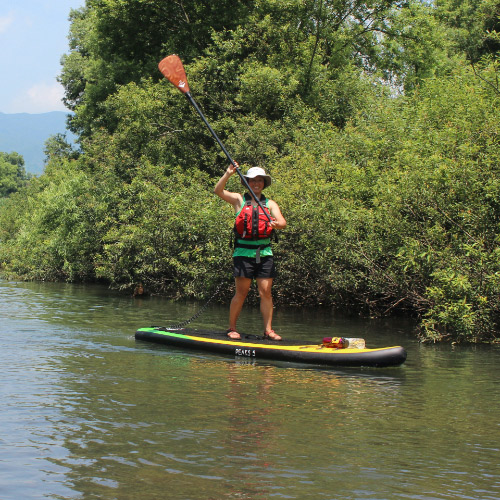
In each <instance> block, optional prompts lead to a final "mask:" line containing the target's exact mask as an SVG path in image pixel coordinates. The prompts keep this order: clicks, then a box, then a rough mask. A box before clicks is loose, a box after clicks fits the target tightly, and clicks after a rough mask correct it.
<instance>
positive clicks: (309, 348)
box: [155, 331, 399, 354]
mask: <svg viewBox="0 0 500 500" xmlns="http://www.w3.org/2000/svg"><path fill="white" fill-rule="evenodd" d="M155 333H159V334H160V335H167V336H172V335H173V336H176V337H182V338H185V339H190V340H196V341H197V342H204V343H206V344H225V345H232V346H237V347H245V348H246V349H252V348H254V349H255V348H257V349H262V348H265V349H275V350H280V351H300V352H316V353H317V352H325V353H327V352H328V353H332V354H334V353H344V354H347V353H356V354H359V353H362V352H375V351H384V350H386V349H393V347H399V346H393V347H379V348H377V349H357V348H356V349H352V348H351V349H349V348H346V349H332V348H331V347H323V346H322V345H293V346H287V345H268V344H252V343H250V342H238V341H237V340H217V339H206V338H203V337H194V336H193V335H186V334H184V333H183V334H176V333H175V332H158V331H156V332H155Z"/></svg>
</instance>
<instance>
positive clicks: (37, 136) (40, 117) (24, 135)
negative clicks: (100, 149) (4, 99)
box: [0, 111, 74, 175]
mask: <svg viewBox="0 0 500 500" xmlns="http://www.w3.org/2000/svg"><path fill="white" fill-rule="evenodd" d="M68 115H69V113H67V112H65V111H51V112H49V113H39V114H30V113H12V114H7V113H1V112H0V151H2V152H5V153H12V152H13V151H15V152H16V153H19V154H20V155H22V156H23V158H24V161H25V168H26V171H27V172H30V173H32V174H35V175H40V174H41V173H42V172H43V167H44V163H43V160H44V158H45V155H44V153H43V150H44V148H45V141H46V140H47V139H48V138H49V137H50V136H52V135H55V134H66V138H67V140H68V141H69V142H72V141H73V140H74V136H73V134H71V133H70V132H69V131H68V130H67V129H66V120H67V118H68Z"/></svg>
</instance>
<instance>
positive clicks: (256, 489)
mask: <svg viewBox="0 0 500 500" xmlns="http://www.w3.org/2000/svg"><path fill="white" fill-rule="evenodd" d="M0 294H1V295H0V297H1V298H0V311H1V316H0V317H1V320H2V321H1V323H0V380H1V382H0V397H1V402H2V407H1V410H0V429H1V432H0V499H1V500H20V499H23V500H28V499H85V500H87V499H100V500H111V499H117V500H128V499H130V500H131V499H134V500H137V499H140V500H153V499H154V500H158V499H175V500H187V499H203V500H220V499H227V500H236V499H238V500H241V499H251V500H254V499H300V500H303V499H320V500H321V499H359V500H364V499H370V500H375V499H376V500H392V499H405V500H406V499H415V500H423V499H425V500H430V499H450V500H451V499H484V500H490V499H499V498H500V471H499V466H498V464H499V462H500V451H499V450H500V439H499V438H500V424H499V420H498V416H499V415H500V398H499V387H500V384H499V382H500V380H499V379H500V377H499V368H498V366H499V361H500V349H499V348H497V347H489V346H487V347H451V346H422V345H420V344H418V342H416V340H415V338H414V335H413V332H412V325H411V323H409V322H407V321H405V320H402V319H395V320H390V321H388V320H383V321H364V320H353V319H342V318H335V317H333V316H332V314H331V313H330V312H328V311H311V310H300V309H293V310H278V311H277V312H276V316H275V317H276V321H275V324H274V326H275V327H276V330H277V331H279V332H280V333H284V334H286V336H287V337H288V338H304V339H307V340H311V339H316V340H319V339H321V338H322V337H323V336H332V335H333V336H354V337H364V338H365V339H366V340H367V344H368V346H369V347H381V346H384V345H394V344H402V345H404V346H405V347H406V349H407V351H408V360H407V362H406V363H405V364H404V365H403V366H402V367H398V368H386V369H376V368H362V369H359V368H356V369H342V370H332V369H328V370H327V369H318V368H313V367H307V366H306V367H299V366H291V365H287V364H284V363H281V364H280V363H271V362H266V363H262V362H258V363H256V364H251V363H250V362H249V361H248V360H242V359H233V358H227V357H221V356H217V355H211V354H203V353H198V352H189V351H184V350H173V349H171V348H168V347H165V346H159V345H154V344H148V343H144V342H138V341H135V339H134V332H135V330H136V329H137V328H139V327H142V326H150V325H151V324H157V323H160V324H164V323H165V324H168V323H172V322H180V321H182V320H184V319H187V318H189V317H191V316H192V315H193V314H194V313H195V312H196V308H197V306H196V304H181V303H173V302H170V301H167V300H162V299H159V298H154V297H152V298H149V299H141V300H136V299H133V298H130V297H123V296H120V295H118V294H116V293H113V292H110V291H108V290H106V289H104V288H102V287H96V286H79V285H65V284H44V283H19V282H7V281H0ZM226 316H227V308H226V307H221V306H216V305H215V306H213V307H210V308H209V309H208V310H207V311H206V312H205V313H204V314H203V315H202V316H200V318H198V319H197V320H196V323H194V324H193V326H197V327H214V326H217V327H221V328H222V327H225V326H226ZM240 326H241V328H242V329H243V330H245V331H254V332H255V331H257V332H260V318H259V313H258V311H257V310H255V309H245V311H244V314H243V316H242V318H241V323H240Z"/></svg>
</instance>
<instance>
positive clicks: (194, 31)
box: [0, 0, 500, 342]
mask: <svg viewBox="0 0 500 500" xmlns="http://www.w3.org/2000/svg"><path fill="white" fill-rule="evenodd" d="M183 7H184V12H181V10H179V5H178V4H176V3H170V2H162V1H160V0H150V1H148V2H137V1H135V0H120V1H118V0H109V1H108V2H105V3H103V2H97V1H94V0H87V2H86V5H85V6H84V7H82V8H81V9H78V10H73V11H72V12H71V15H70V18H71V28H70V35H69V52H68V54H66V55H64V56H63V58H62V72H61V75H60V81H61V83H62V84H63V85H64V87H65V103H66V105H67V107H68V109H69V110H70V111H72V114H71V116H70V117H69V118H68V119H69V123H68V127H69V130H70V131H71V132H72V133H73V134H75V135H76V136H77V137H78V148H77V149H75V148H74V147H72V146H70V145H69V144H68V143H67V142H66V141H65V138H64V136H62V135H57V136H54V137H51V138H50V139H49V140H48V141H47V143H46V151H45V152H46V164H45V168H44V173H43V174H42V175H40V176H39V177H35V178H31V177H29V176H26V174H25V172H24V169H23V166H22V159H20V158H18V155H17V156H12V155H7V154H6V153H1V154H0V274H1V275H2V276H4V277H7V278H9V277H14V276H15V277H16V278H21V279H26V280H52V281H70V282H102V283H105V284H107V285H109V286H111V287H113V288H116V289H121V290H124V291H127V292H128V293H131V294H132V293H133V292H134V290H135V289H136V288H137V287H138V285H139V284H140V286H141V287H143V289H144V290H145V291H146V292H147V293H150V294H161V295H165V296H169V297H173V298H186V299H197V300H202V301H203V300H207V299H208V298H209V297H211V296H212V295H213V293H214V291H215V289H216V288H217V287H221V283H222V284H223V283H224V282H227V287H225V286H222V290H221V292H220V294H219V295H218V296H217V300H220V301H228V300H229V298H230V296H231V290H230V286H231V277H230V252H231V250H230V248H229V245H230V243H229V242H230V233H231V228H232V222H233V216H232V213H231V211H230V210H229V209H228V210H227V211H226V212H224V208H223V206H222V204H223V203H222V202H221V201H220V200H218V199H217V197H216V196H214V195H213V185H214V183H215V181H216V179H217V178H219V177H220V175H221V172H223V171H224V170H225V168H227V160H226V159H225V157H224V156H223V155H222V154H221V153H220V151H219V150H218V148H217V145H216V144H215V143H214V142H213V140H212V138H211V137H210V136H209V134H207V132H206V129H205V128H204V124H203V123H202V122H201V121H200V120H199V118H197V117H196V116H195V114H194V112H193V110H192V109H191V108H190V106H189V103H187V102H186V100H185V99H184V98H183V96H182V95H181V94H180V93H179V91H178V90H177V89H175V88H174V87H173V86H172V85H170V84H169V83H168V82H166V81H165V80H164V79H163V78H162V75H161V74H160V73H159V71H158V69H157V63H158V62H159V61H160V60H161V59H162V58H163V57H165V56H166V55H168V54H171V53H177V54H178V55H179V56H180V57H181V59H182V60H183V62H184V66H185V68H186V73H187V77H188V80H189V83H190V87H191V92H192V93H193V95H194V96H195V97H196V99H197V102H198V103H199V104H200V107H201V108H202V109H203V111H204V113H205V114H206V116H207V118H209V120H210V122H211V124H212V126H213V127H214V130H216V132H217V134H218V135H219V137H221V139H222V140H223V142H224V144H225V145H226V147H227V149H228V150H229V151H230V152H231V156H232V157H233V158H234V159H235V160H236V161H238V162H239V163H240V165H241V168H242V169H243V170H246V169H247V168H248V167H249V166H262V167H264V168H265V170H266V171H268V172H269V173H270V174H271V176H272V177H273V179H275V181H273V184H272V186H271V187H270V188H269V193H268V194H269V196H270V197H272V198H273V199H275V200H276V201H277V202H278V203H279V205H280V207H281V209H282V211H283V214H284V215H285V217H286V219H287V221H288V222H289V224H288V227H287V229H286V230H284V231H283V232H282V233H281V234H280V239H279V241H278V242H277V243H275V244H274V249H275V250H274V251H275V253H276V254H277V255H278V257H279V258H278V260H279V262H280V268H279V278H278V279H277V280H276V283H275V286H274V292H275V304H276V305H278V306H279V305H299V306H313V307H314V306H326V307H332V308H334V309H337V310H342V311H348V312H349V313H353V314H359V315H363V316H373V317H377V316H378V317H380V316H388V315H395V314H404V315H408V316H411V317H413V318H416V320H417V321H418V324H419V328H418V335H419V337H420V338H421V340H423V341H431V342H439V341H452V342H497V341H498V340H499V338H498V333H497V332H498V331H499V327H500V249H499V239H500V231H499V229H500V175H499V173H500V160H499V159H500V118H499V113H498V109H500V84H499V77H500V75H499V71H500V67H499V61H498V53H499V50H500V37H499V34H498V31H497V30H500V20H499V10H498V9H499V7H498V4H497V3H495V2H493V1H479V0H478V1H472V0H469V1H467V2H465V3H462V4H461V7H460V8H461V9H462V10H461V11H460V12H458V11H457V10H456V9H458V8H459V7H456V6H455V3H454V2H451V1H449V0H443V1H440V2H434V4H433V5H430V4H429V3H428V2H420V1H416V0H412V1H409V2H404V3H402V2H395V1H390V2H387V1H381V0H380V1H377V0H374V1H372V2H369V3H366V2H364V3H358V2H345V3H343V2H340V3H339V2H331V1H329V0H324V1H322V2H305V1H303V0H294V1H292V2H276V1H275V0H259V1H254V2H247V1H243V0H241V1H236V2H234V0H232V1H231V2H230V3H229V2H228V1H227V2H226V1H221V2H217V4H216V5H215V4H214V5H212V4H210V5H209V4H207V3H206V2H200V1H197V0H189V1H188V0H186V2H184V3H183ZM231 183H234V184H231V185H230V186H229V188H230V189H233V190H237V189H239V185H238V183H237V180H234V179H231ZM221 214H223V215H222V216H221ZM224 214H225V215H224Z"/></svg>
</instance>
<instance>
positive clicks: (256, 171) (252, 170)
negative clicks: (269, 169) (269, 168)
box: [243, 167, 271, 188]
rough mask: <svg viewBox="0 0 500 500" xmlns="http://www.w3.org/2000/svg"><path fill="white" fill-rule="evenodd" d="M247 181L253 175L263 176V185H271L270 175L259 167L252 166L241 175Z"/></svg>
mask: <svg viewBox="0 0 500 500" xmlns="http://www.w3.org/2000/svg"><path fill="white" fill-rule="evenodd" d="M243 177H244V178H245V179H246V180H247V182H248V179H253V178H254V177H263V178H264V187H265V188H266V187H268V186H270V185H271V176H270V175H267V174H266V171H265V170H264V169H263V168H260V167H252V168H249V169H248V171H247V173H246V175H244V176H243Z"/></svg>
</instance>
